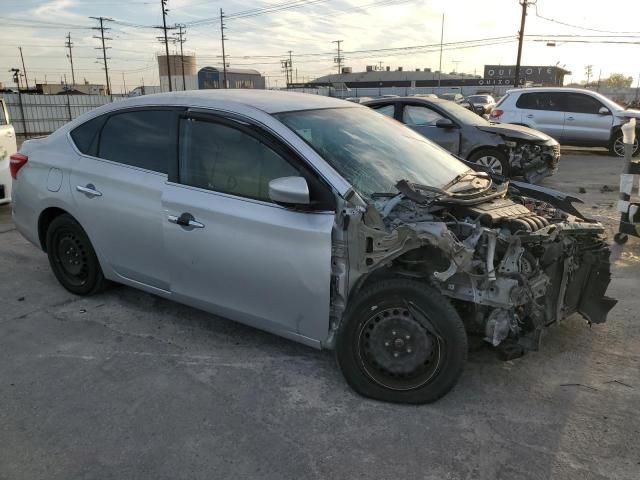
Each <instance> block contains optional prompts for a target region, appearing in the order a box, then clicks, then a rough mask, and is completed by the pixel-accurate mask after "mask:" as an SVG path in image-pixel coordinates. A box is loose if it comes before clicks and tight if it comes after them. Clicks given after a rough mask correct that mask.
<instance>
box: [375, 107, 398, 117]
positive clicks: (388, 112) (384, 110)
mask: <svg viewBox="0 0 640 480" xmlns="http://www.w3.org/2000/svg"><path fill="white" fill-rule="evenodd" d="M373 109H374V110H375V111H376V112H378V113H381V114H382V115H386V116H387V117H391V118H393V115H394V111H395V109H396V107H395V105H383V106H381V107H373Z"/></svg>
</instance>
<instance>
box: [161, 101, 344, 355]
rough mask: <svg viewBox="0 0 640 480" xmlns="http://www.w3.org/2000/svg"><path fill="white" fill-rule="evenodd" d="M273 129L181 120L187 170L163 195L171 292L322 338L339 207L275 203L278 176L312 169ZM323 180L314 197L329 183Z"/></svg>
mask: <svg viewBox="0 0 640 480" xmlns="http://www.w3.org/2000/svg"><path fill="white" fill-rule="evenodd" d="M263 133H264V132H262V133H261V132H259V131H258V129H257V128H256V127H250V126H248V125H246V124H241V123H237V122H234V121H231V120H228V119H225V118H220V117H216V116H209V115H206V114H205V115H203V114H194V115H191V116H188V117H187V118H183V119H182V120H181V123H180V162H179V169H178V175H177V176H176V178H175V179H170V180H174V181H170V182H169V183H168V184H167V186H166V187H165V189H164V193H163V198H162V203H163V208H164V213H165V219H164V223H163V225H164V227H163V228H164V238H165V245H166V248H167V251H168V252H169V254H168V255H167V261H168V265H169V269H170V283H171V292H172V295H174V296H175V297H176V298H177V299H179V300H182V301H185V302H186V303H189V304H191V305H194V306H198V307H200V308H203V309H205V310H208V311H210V312H212V313H216V314H219V315H222V316H225V317H228V318H231V319H234V320H237V321H241V322H243V323H246V324H249V325H253V326H255V327H258V328H261V329H264V330H268V331H271V332H274V333H277V334H280V335H283V336H286V337H289V338H295V339H297V340H299V341H302V342H307V343H310V344H314V342H317V341H322V340H324V339H325V338H326V336H327V334H328V328H329V303H330V299H329V286H330V274H331V230H332V227H333V222H334V212H333V211H330V210H329V209H328V208H325V207H322V208H319V209H318V210H316V211H305V210H296V209H289V208H285V207H282V206H280V205H277V204H275V203H273V202H271V200H270V199H269V193H268V184H269V181H270V180H272V179H275V178H280V177H288V176H305V177H306V178H308V177H307V175H308V172H307V171H306V170H305V167H304V164H303V163H301V162H300V160H299V159H296V158H292V157H290V156H289V155H288V154H287V152H286V151H284V150H281V149H280V148H281V147H282V146H281V145H280V146H278V145H277V143H274V142H273V139H269V138H267V137H264V136H263ZM313 182H314V179H312V178H308V183H309V185H310V190H311V194H312V199H313V198H314V195H316V194H317V193H318V192H317V191H315V190H316V189H317V188H323V186H320V185H318V184H314V183H313ZM314 191H315V193H314ZM180 218H182V220H185V219H187V220H188V219H191V224H190V225H189V224H187V225H184V223H185V222H184V221H178V219H180Z"/></svg>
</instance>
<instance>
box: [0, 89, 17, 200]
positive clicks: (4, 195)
mask: <svg viewBox="0 0 640 480" xmlns="http://www.w3.org/2000/svg"><path fill="white" fill-rule="evenodd" d="M17 151H18V146H17V145H16V132H15V131H14V129H13V126H12V125H11V124H10V123H9V114H8V112H7V107H6V105H5V103H4V100H0V205H1V204H3V203H7V202H9V201H10V200H11V175H10V174H9V157H10V156H11V155H13V154H14V153H16V152H17Z"/></svg>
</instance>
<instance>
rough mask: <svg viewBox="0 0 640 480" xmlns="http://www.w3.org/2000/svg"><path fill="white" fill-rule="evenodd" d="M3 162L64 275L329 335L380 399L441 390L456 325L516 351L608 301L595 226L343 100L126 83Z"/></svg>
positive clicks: (453, 372)
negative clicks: (144, 89)
mask: <svg viewBox="0 0 640 480" xmlns="http://www.w3.org/2000/svg"><path fill="white" fill-rule="evenodd" d="M11 174H12V176H13V178H14V189H13V200H14V204H13V216H14V221H15V224H16V226H17V228H18V229H19V231H20V232H21V233H22V234H23V235H24V236H25V237H26V238H27V239H28V240H30V241H31V242H32V243H33V244H35V245H36V246H38V247H39V248H41V249H43V250H44V251H45V252H46V253H47V255H48V257H49V262H50V265H51V268H52V270H53V273H54V274H55V276H56V277H57V279H58V281H59V282H60V283H61V284H62V286H63V287H65V288H66V289H67V290H69V291H71V292H73V293H75V294H78V295H89V294H95V293H97V292H100V291H101V290H103V289H104V288H106V287H107V286H108V285H109V284H110V283H120V284H124V285H128V286H130V287H134V288H138V289H141V290H144V291H146V292H149V293H152V294H155V295H159V296H162V297H166V298H169V299H173V300H176V301H178V302H182V303H185V304H188V305H191V306H194V307H196V308H201V309H203V310H206V311H209V312H211V313H214V314H218V315H222V316H225V317H228V318H231V319H234V320H237V321H239V322H243V323H245V324H248V325H252V326H255V327H258V328H261V329H264V330H267V331H270V332H273V333H275V334H278V335H282V336H284V337H286V338H289V339H292V340H295V341H298V342H302V343H304V344H307V345H310V346H312V347H315V348H329V349H335V351H336V356H337V360H338V363H339V365H340V368H341V370H342V372H343V373H344V375H345V377H346V379H347V381H348V383H349V384H350V385H351V386H352V387H353V388H354V389H355V390H356V391H357V392H359V393H361V394H363V395H366V396H369V397H373V398H377V399H382V400H387V401H397V402H407V403H425V402H430V401H434V400H436V399H438V398H439V397H441V396H442V395H444V394H445V393H447V392H448V391H449V390H450V389H451V388H452V387H453V386H454V384H455V383H456V381H457V379H458V378H459V376H460V374H461V372H462V369H463V366H464V363H465V359H466V354H467V332H469V333H478V332H480V335H481V336H482V337H484V338H485V340H486V341H487V342H488V343H490V344H491V345H493V346H495V347H497V348H501V347H503V348H504V351H505V352H511V353H512V354H513V352H520V353H522V352H523V351H524V347H523V346H524V345H529V346H532V345H534V344H535V339H536V338H539V335H540V331H541V330H542V329H543V328H544V327H545V326H546V325H548V324H550V323H553V322H555V321H559V320H562V318H564V317H566V316H567V315H570V314H572V313H573V312H579V313H581V314H582V315H583V316H584V317H585V318H587V319H588V320H589V321H591V322H593V323H600V322H603V321H605V319H606V315H607V312H608V311H609V310H610V309H611V308H612V307H613V305H614V304H615V301H614V300H612V299H609V298H608V297H606V296H604V293H605V290H606V288H607V285H608V283H609V264H608V249H607V246H606V244H605V243H604V242H603V239H602V233H603V229H602V226H600V225H599V224H597V223H593V222H586V221H584V219H583V217H581V215H580V214H579V212H577V211H575V210H574V209H573V207H571V205H570V201H569V199H570V197H566V196H559V195H555V194H554V193H553V192H551V191H546V190H545V189H540V187H537V188H533V187H531V186H527V185H525V184H522V185H517V184H510V183H509V182H508V181H505V180H504V179H502V178H499V177H492V176H491V175H490V174H487V173H483V172H476V171H474V170H473V169H471V168H470V167H469V165H467V164H465V163H463V162H461V161H459V160H457V159H456V158H454V157H453V156H452V155H450V154H449V153H447V152H446V151H445V150H443V149H441V148H439V147H437V146H435V145H434V144H432V143H431V142H429V141H428V140H426V139H425V138H424V137H422V136H421V135H419V134H418V133H415V132H413V131H412V130H411V129H409V128H407V127H405V126H403V125H401V124H400V123H398V122H396V121H394V120H391V119H389V118H387V117H385V116H383V115H380V114H378V113H376V112H374V111H373V110H371V109H369V108H366V107H363V106H360V105H357V104H352V103H348V102H344V101H342V100H336V99H330V98H324V97H320V96H315V95H303V94H296V93H289V92H266V91H231V90H229V91H217V92H212V91H200V92H182V93H176V94H161V95H149V96H144V97H138V98H135V99H130V100H127V101H123V102H118V103H116V104H111V105H107V106H103V107H101V108H98V109H96V110H94V111H92V112H89V113H87V114H85V115H83V116H82V117H80V118H78V119H76V120H75V121H73V122H71V123H69V124H68V125H66V126H64V127H62V128H60V129H59V130H58V131H56V132H55V133H53V134H52V135H50V136H49V137H47V138H43V139H35V140H29V141H26V142H25V143H24V144H23V145H22V148H21V151H20V153H18V154H15V155H13V156H12V158H11ZM543 190H544V191H543ZM556 193H557V192H556ZM558 199H561V201H560V200H558ZM556 200H558V202H557V205H555V206H554V202H556ZM550 258H552V259H553V262H552V263H549V262H548V259H550ZM565 270H566V271H565ZM569 270H570V271H569ZM547 293H548V295H547ZM463 319H464V322H463Z"/></svg>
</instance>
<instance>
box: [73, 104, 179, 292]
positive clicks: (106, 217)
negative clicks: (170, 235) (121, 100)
mask: <svg viewBox="0 0 640 480" xmlns="http://www.w3.org/2000/svg"><path fill="white" fill-rule="evenodd" d="M179 113H180V111H179V110H177V109H171V108H146V109H130V110H123V111H119V112H117V113H114V114H111V115H104V116H102V117H98V118H97V119H94V120H90V121H89V122H86V123H85V124H83V125H81V126H80V127H78V128H77V129H76V130H74V131H73V132H72V134H71V136H72V138H73V139H74V142H75V144H76V146H77V147H78V149H79V150H80V151H81V153H82V154H81V155H80V157H79V158H78V160H77V161H76V162H75V166H74V168H73V170H72V172H71V190H72V195H73V199H74V201H75V203H76V205H77V209H76V216H77V217H78V221H79V222H80V224H81V225H82V226H83V228H84V229H85V230H86V231H87V233H88V234H89V238H90V239H91V242H92V243H93V245H94V247H95V248H96V251H98V252H99V253H100V254H101V258H102V260H103V261H106V262H107V264H108V266H109V267H111V269H112V270H113V271H114V272H115V273H116V274H117V275H118V276H120V277H122V278H124V279H127V280H130V281H133V282H137V283H140V284H143V285H146V286H150V287H154V288H158V289H161V290H164V291H168V290H169V271H168V267H167V262H166V259H165V249H164V242H163V230H162V228H163V225H164V222H165V221H166V215H164V214H163V211H162V199H161V197H162V191H163V188H164V185H165V182H166V181H167V172H168V168H169V165H170V164H174V163H175V162H176V159H177V135H178V130H177V127H178V116H179ZM83 127H84V128H83Z"/></svg>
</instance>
